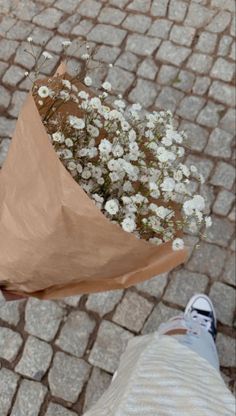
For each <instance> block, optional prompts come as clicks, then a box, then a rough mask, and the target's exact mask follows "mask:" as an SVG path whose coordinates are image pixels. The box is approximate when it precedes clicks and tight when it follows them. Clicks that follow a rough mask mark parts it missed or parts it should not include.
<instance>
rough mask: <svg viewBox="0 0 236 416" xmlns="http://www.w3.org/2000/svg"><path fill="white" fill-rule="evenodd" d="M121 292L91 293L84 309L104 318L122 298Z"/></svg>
mask: <svg viewBox="0 0 236 416" xmlns="http://www.w3.org/2000/svg"><path fill="white" fill-rule="evenodd" d="M123 292H124V291H123V290H109V291H107V292H100V293H91V294H90V295H89V297H88V300H87V302H86V308H87V309H88V310H90V311H93V312H96V313H98V314H99V315H100V316H104V315H106V314H107V313H109V312H111V311H113V309H114V308H115V306H116V305H117V303H118V302H119V301H120V300H121V298H122V296H123Z"/></svg>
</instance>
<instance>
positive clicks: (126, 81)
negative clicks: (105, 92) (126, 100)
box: [106, 67, 134, 94]
mask: <svg viewBox="0 0 236 416" xmlns="http://www.w3.org/2000/svg"><path fill="white" fill-rule="evenodd" d="M106 81H109V82H110V83H111V85H112V89H113V90H115V91H117V92H120V93H121V94H124V93H125V91H126V90H127V89H128V88H130V86H131V85H132V83H133V81H134V75H133V74H131V73H130V72H128V71H125V70H124V69H121V68H118V67H114V68H111V69H110V70H109V72H108V76H107V79H106Z"/></svg>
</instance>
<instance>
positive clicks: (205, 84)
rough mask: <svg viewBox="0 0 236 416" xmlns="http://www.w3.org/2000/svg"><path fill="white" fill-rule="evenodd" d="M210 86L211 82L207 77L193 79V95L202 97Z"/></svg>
mask: <svg viewBox="0 0 236 416" xmlns="http://www.w3.org/2000/svg"><path fill="white" fill-rule="evenodd" d="M210 84H211V80H210V78H208V77H197V78H195V84H194V86H193V93H194V94H198V95H204V94H205V93H206V92H207V90H208V88H209V86H210Z"/></svg>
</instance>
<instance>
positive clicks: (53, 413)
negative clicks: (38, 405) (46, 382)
mask: <svg viewBox="0 0 236 416" xmlns="http://www.w3.org/2000/svg"><path fill="white" fill-rule="evenodd" d="M45 416H76V413H75V412H72V411H71V410H68V409H66V408H65V407H64V406H61V405H60V404H57V403H49V406H48V408H47V411H46V413H45Z"/></svg>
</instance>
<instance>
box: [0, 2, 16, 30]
mask: <svg viewBox="0 0 236 416" xmlns="http://www.w3.org/2000/svg"><path fill="white" fill-rule="evenodd" d="M1 6H3V4H2V3H1ZM15 22H16V19H13V18H12V17H11V16H6V15H5V17H4V19H2V21H1V23H0V35H1V36H2V37H5V35H6V33H7V31H8V30H9V29H10V28H11V27H12V26H14V24H15Z"/></svg>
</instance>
